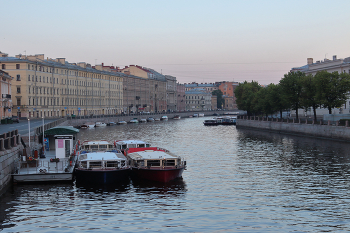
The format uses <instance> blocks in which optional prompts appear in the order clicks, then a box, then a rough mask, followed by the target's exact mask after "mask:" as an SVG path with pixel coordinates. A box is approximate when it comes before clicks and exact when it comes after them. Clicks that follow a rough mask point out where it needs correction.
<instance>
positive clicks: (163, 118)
mask: <svg viewBox="0 0 350 233" xmlns="http://www.w3.org/2000/svg"><path fill="white" fill-rule="evenodd" d="M160 119H161V120H162V121H167V120H168V116H162V117H161V118H160Z"/></svg>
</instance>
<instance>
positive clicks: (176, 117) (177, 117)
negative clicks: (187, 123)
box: [173, 115, 181, 120]
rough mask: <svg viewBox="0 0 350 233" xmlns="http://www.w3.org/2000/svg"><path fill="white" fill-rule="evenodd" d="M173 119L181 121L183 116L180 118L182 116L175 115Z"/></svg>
mask: <svg viewBox="0 0 350 233" xmlns="http://www.w3.org/2000/svg"><path fill="white" fill-rule="evenodd" d="M173 119H174V120H180V119H181V116H180V115H175V116H174V118H173Z"/></svg>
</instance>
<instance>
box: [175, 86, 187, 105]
mask: <svg viewBox="0 0 350 233" xmlns="http://www.w3.org/2000/svg"><path fill="white" fill-rule="evenodd" d="M175 101H176V102H177V104H176V107H177V109H176V110H177V111H179V112H183V111H185V110H186V94H185V85H184V84H180V83H177V84H176V100H175Z"/></svg>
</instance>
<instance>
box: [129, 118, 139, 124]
mask: <svg viewBox="0 0 350 233" xmlns="http://www.w3.org/2000/svg"><path fill="white" fill-rule="evenodd" d="M129 123H132V124H135V123H139V121H138V120H137V118H134V119H132V120H130V121H129Z"/></svg>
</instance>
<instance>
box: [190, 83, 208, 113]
mask: <svg viewBox="0 0 350 233" xmlns="http://www.w3.org/2000/svg"><path fill="white" fill-rule="evenodd" d="M185 94H186V111H205V110H211V93H208V91H207V90H206V89H203V88H196V89H192V90H189V91H186V92H185Z"/></svg>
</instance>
